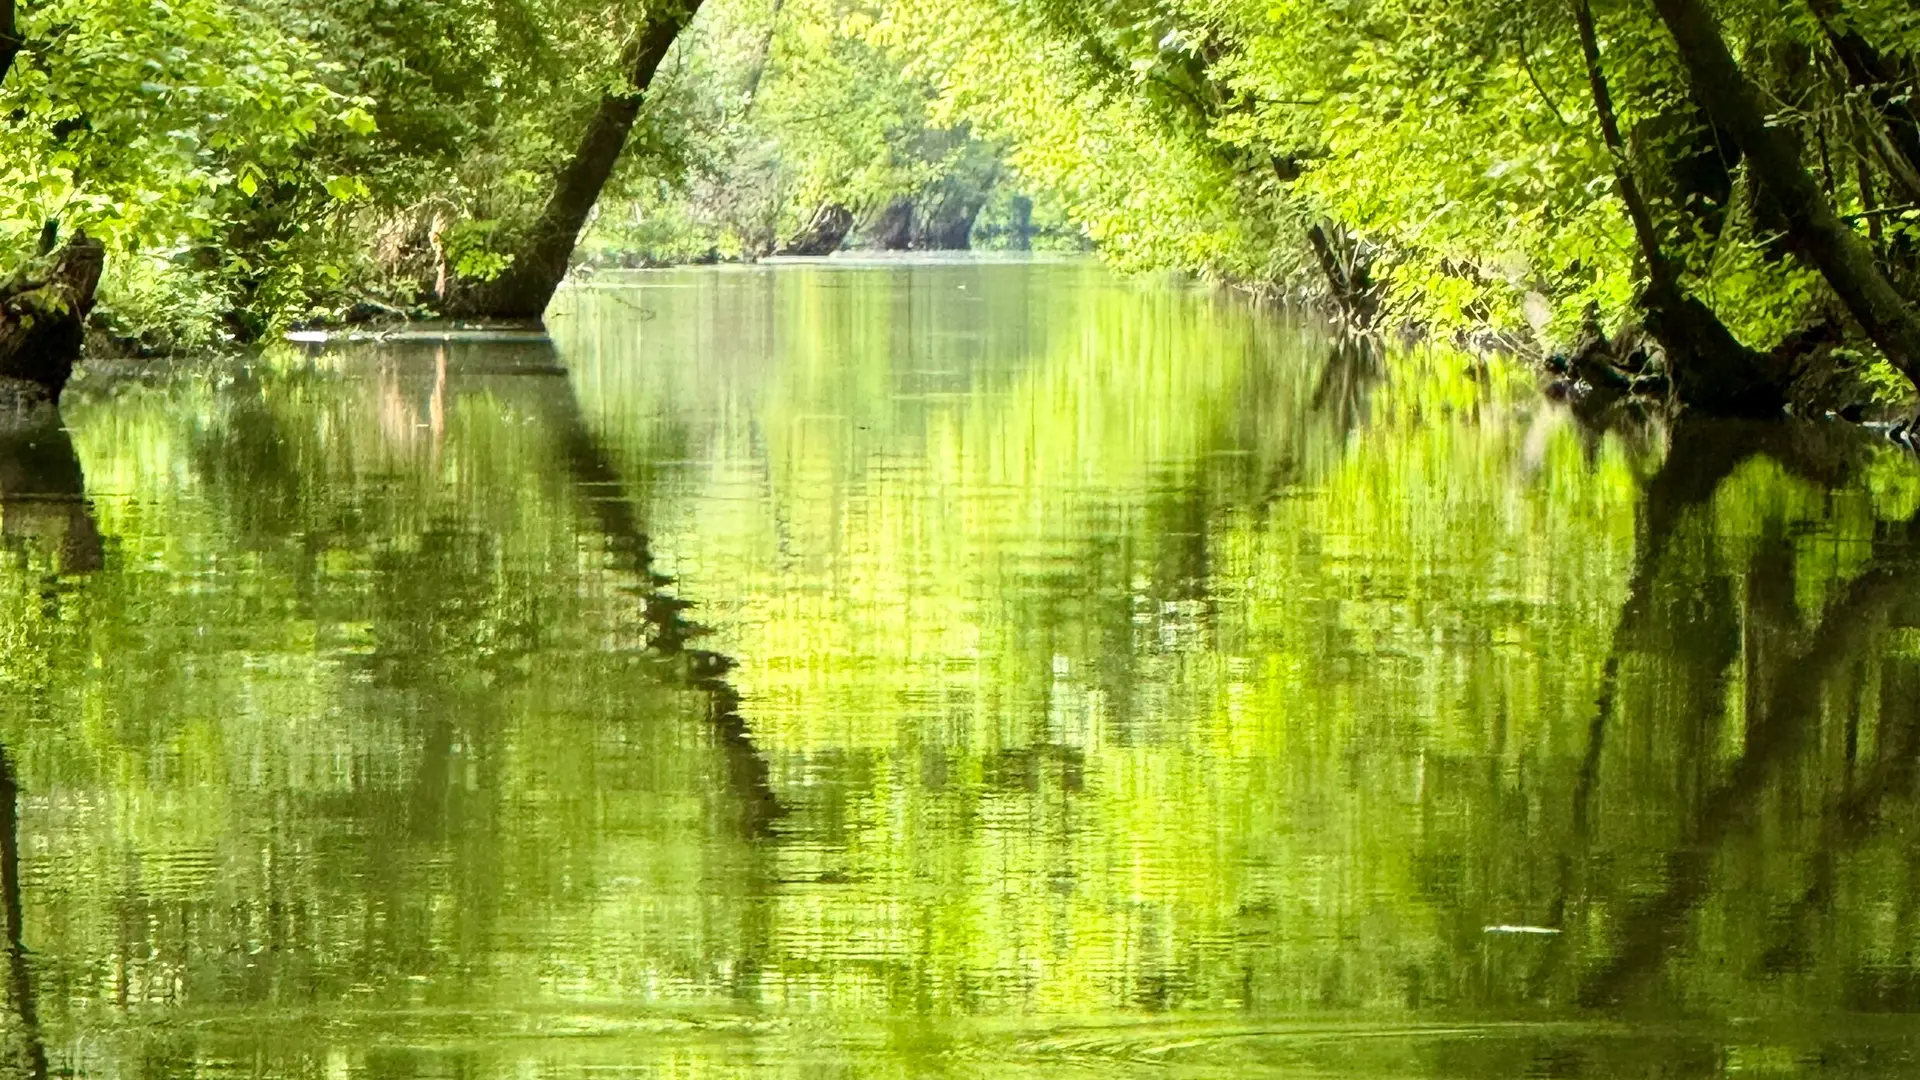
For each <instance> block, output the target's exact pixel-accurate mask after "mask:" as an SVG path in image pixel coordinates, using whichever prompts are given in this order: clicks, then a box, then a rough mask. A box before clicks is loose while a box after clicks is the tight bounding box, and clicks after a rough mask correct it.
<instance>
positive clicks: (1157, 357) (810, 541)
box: [0, 263, 1920, 1080]
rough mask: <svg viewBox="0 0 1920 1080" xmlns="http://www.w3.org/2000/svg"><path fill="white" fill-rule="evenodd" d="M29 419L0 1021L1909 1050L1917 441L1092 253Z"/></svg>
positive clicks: (175, 1071)
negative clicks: (1558, 397)
mask: <svg viewBox="0 0 1920 1080" xmlns="http://www.w3.org/2000/svg"><path fill="white" fill-rule="evenodd" d="M552 323H553V332H554V333H553V338H554V340H553V342H552V343H551V344H546V343H542V342H539V341H528V340H522V341H507V342H492V343H481V342H474V341H450V342H446V343H440V344H432V343H407V344H387V345H382V346H373V345H349V346H341V347H336V348H329V349H311V350H301V349H295V348H291V347H289V348H286V349H282V350H276V351H273V352H271V353H269V354H268V355H267V356H265V357H263V358H257V359H255V360H252V361H249V362H247V363H245V364H238V363H235V364H231V365H226V366H213V367H207V366H205V365H201V366H196V367H192V368H191V369H188V370H182V371H179V372H177V373H172V374H165V375H153V376H149V377H145V378H140V379H121V380H108V379H103V378H98V377H95V378H91V379H89V380H87V381H84V382H83V383H81V384H79V385H78V386H77V387H76V388H75V390H74V391H73V393H72V395H71V398H70V400H69V403H68V405H67V409H66V423H67V425H68V427H69V429H70V434H69V433H66V432H61V431H59V430H56V429H52V428H46V429H41V430H38V431H31V430H30V431H25V432H18V431H16V432H11V433H4V434H0V502H3V504H4V505H3V506H0V524H3V525H4V529H3V530H0V533H3V535H0V639H3V640H0V649H3V650H4V652H3V653H0V657H3V659H0V690H3V691H4V692H3V693H0V743H4V746H5V750H6V758H7V763H8V766H9V773H8V774H7V775H6V776H3V777H0V781H5V782H0V839H3V840H4V844H0V892H3V893H4V895H5V900H6V905H5V907H6V912H5V914H6V924H7V929H8V931H9V935H8V936H9V938H10V939H11V940H12V941H13V942H14V947H13V948H11V949H10V950H8V951H7V952H6V955H5V958H4V962H3V963H0V969H4V970H3V971H0V984H4V990H5V1000H6V1005H7V1007H6V1008H5V1009H4V1010H0V1068H4V1069H6V1070H12V1071H13V1072H15V1073H17V1074H21V1075H27V1076H76V1077H89V1078H92V1077H101V1078H105V1077H129V1078H132V1077H139V1078H149V1077H151V1078H156V1080H157V1078H175V1077H189V1076H223V1077H233V1076H246V1077H276V1078H278V1077H303V1078H304V1077H313V1078H321V1077H325V1078H326V1080H345V1078H353V1077H367V1078H387V1077H393V1078H400V1077H447V1078H456V1077H457V1078H462V1080H496V1078H500V1080H505V1078H513V1080H534V1078H544V1077H587V1076H595V1077H599V1076H606V1075H630V1076H636V1077H642V1076H645V1077H652V1076H660V1077H669V1076H670V1077H688V1078H698V1077H749V1076H750V1077H768V1078H779V1077H787V1078H802V1077H807V1078H812V1077H886V1078H895V1077H898V1078H906V1077H937V1076H951V1077H1021V1076H1032V1077H1040V1076H1046V1077H1054V1076H1060V1077H1066V1076H1115V1077H1124V1078H1135V1077H1180V1078H1187V1077H1195V1078H1197V1077H1270V1076H1271V1077H1309V1076H1311V1077H1340V1078H1365V1080H1384V1078H1389V1077H1393V1078H1401V1077H1405V1078H1420V1080H1424V1078H1443V1077H1444V1078H1452V1077H1460V1078H1469V1077H1594V1078H1602V1077H1649V1078H1651V1077H1663V1078H1669V1077H1673V1078H1677V1077H1710V1076H1722V1075H1732V1074H1736V1073H1738V1074H1755V1075H1762V1076H1781V1077H1791V1076H1821V1077H1829V1076H1830V1077H1863V1078H1864V1077H1874V1078H1879V1077H1896V1076H1908V1075H1913V1074H1914V1071H1915V1070H1916V1069H1920V1021H1917V1020H1916V1018H1915V1013H1916V1011H1917V1010H1920V955H1917V954H1916V951H1915V950H1916V947H1917V946H1920V906H1917V901H1920V892H1917V891H1916V877H1917V876H1920V833H1916V825H1920V803H1917V802H1916V795H1917V794H1920V788H1917V787H1916V780H1917V779H1920V775H1917V773H1920V769H1917V768H1916V766H1917V764H1920V548H1916V547H1915V545H1914V543H1913V539H1914V537H1915V535H1916V529H1920V524H1916V518H1915V514H1916V509H1920V468H1916V466H1915V465H1914V464H1913V463H1912V462H1911V461H1910V460H1908V459H1907V458H1905V457H1902V456H1900V455H1898V454H1895V453H1893V452H1892V451H1890V450H1888V449H1885V448H1883V447H1881V446H1879V445H1877V444H1876V443H1874V442H1873V441H1872V440H1871V439H1869V438H1865V437H1861V436H1857V435H1856V434H1855V433H1853V432H1850V431H1848V430H1845V429H1838V428H1826V427H1805V428H1791V427H1784V426H1780V427H1749V428H1738V427H1708V426H1685V427H1680V428H1677V429H1673V430H1670V431H1667V430H1639V431H1635V430H1616V431H1614V432H1613V433H1610V434H1604V435H1600V434H1594V433H1592V431H1591V430H1590V429H1588V428H1585V427H1583V426H1582V425H1581V424H1580V423H1578V422H1576V420H1575V419H1574V418H1573V417H1572V416H1570V415H1569V414H1568V413H1566V412H1565V411H1564V409H1563V408H1561V407H1559V406H1555V405H1552V404H1549V403H1546V402H1544V401H1542V400H1541V399H1540V397H1539V395H1538V394H1537V392H1536V391H1535V389H1534V387H1533V384H1532V382H1531V380H1530V379H1529V378H1528V377H1527V376H1525V375H1524V374H1522V373H1519V372H1513V371H1507V370H1505V369H1503V368H1501V367H1499V366H1494V367H1492V368H1489V369H1483V368H1479V367H1476V366H1474V365H1472V364H1469V363H1467V362H1464V361H1462V360H1460V359H1458V358H1451V357H1447V356H1443V355H1437V354H1430V353H1427V352H1423V351H1420V350H1406V351H1401V352H1394V353H1389V354H1384V355H1380V354H1375V353H1372V352H1369V351H1367V350H1364V349H1360V348H1357V347H1354V346H1351V345H1347V346H1341V345H1336V344H1333V343H1331V342H1329V341H1328V340H1326V339H1325V338H1323V337H1321V336H1318V335H1317V334H1315V333H1314V332H1312V331H1311V330H1308V329H1304V328H1302V327H1300V326H1297V325H1295V324H1292V323H1289V322H1287V321H1285V320H1284V319H1280V318H1277V317H1274V316H1271V315H1261V314H1257V313H1254V312H1250V311H1249V310H1247V309H1246V308H1245V307H1244V306H1242V305H1239V304H1236V303H1233V302H1229V301H1226V300H1222V299H1220V298H1217V297H1211V296H1208V295H1206V294H1203V293H1197V292H1193V291H1183V290H1180V289H1176V288H1173V287H1170V286H1165V285H1157V284H1143V283H1126V282H1121V281H1117V280H1115V279H1113V278H1111V277H1108V276H1106V275H1104V274H1103V273H1101V272H1100V271H1098V270H1097V269H1095V268H1092V267H1090V266H1087V265H1082V264H1076V263H1064V264H1031V265H1019V264H1011V265H1010V264H978V265H968V264H961V265H944V266H932V265H922V266H915V265H892V266H883V267H868V268H857V267H830V266H829V267H782V268H765V269H755V270H742V269H719V270H697V271H685V272H673V273H659V274H646V275H637V276H633V277H631V278H627V279H622V280H618V281H610V280H606V279H602V280H601V281H600V282H599V283H597V284H594V285H592V286H589V287H583V288H580V289H577V290H574V291H572V292H570V293H568V294H566V295H564V296H563V297H562V298H561V300H560V302H559V305H558V309H557V311H556V314H555V317H554V318H553V320H552Z"/></svg>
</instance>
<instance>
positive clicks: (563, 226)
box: [442, 0, 701, 319]
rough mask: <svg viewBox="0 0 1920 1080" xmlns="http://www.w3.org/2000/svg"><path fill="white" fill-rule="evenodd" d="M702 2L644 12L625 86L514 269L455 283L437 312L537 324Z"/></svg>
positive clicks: (625, 60) (613, 96)
mask: <svg viewBox="0 0 1920 1080" xmlns="http://www.w3.org/2000/svg"><path fill="white" fill-rule="evenodd" d="M700 3H701V0H665V5H664V6H659V7H656V6H654V5H651V4H650V5H649V10H648V12H647V17H646V22H645V24H644V25H643V26H642V27H641V28H640V32H639V34H638V35H636V36H635V37H634V39H633V41H632V43H630V44H629V45H628V46H627V49H626V51H625V53H624V54H623V55H622V59H621V66H622V68H623V69H624V71H625V73H626V80H627V85H626V86H625V87H623V88H621V89H620V90H617V91H609V92H608V93H606V94H604V95H602V96H601V98H600V104H599V107H598V108H596V109H595V110H594V113H593V117H592V119H590V120H589V121H588V122H587V129H586V131H585V133H584V134H582V135H581V137H580V144H579V146H578V147H577V148H576V149H575V150H574V152H573V156H572V157H571V158H569V159H568V160H567V163H566V165H565V166H564V167H562V168H561V170H560V173H559V175H558V176H556V177H555V178H554V186H553V194H552V195H551V196H549V197H548V199H547V204H546V207H545V209H543V210H542V211H541V213H540V216H539V218H537V219H536V220H535V221H534V223H533V224H532V225H531V226H530V227H529V228H528V229H527V230H526V232H525V233H523V234H521V237H520V240H519V243H518V244H517V245H516V246H515V248H514V251H513V261H512V263H511V264H509V266H508V267H507V269H506V270H505V271H504V272H503V273H501V274H500V276H499V277H497V278H494V279H493V280H492V281H464V280H459V279H455V280H454V281H452V282H451V283H450V284H449V287H448V293H447V295H445V296H443V297H442V306H443V307H444V308H445V309H446V311H447V313H448V314H449V315H456V316H465V317H481V318H497V319H538V318H539V317H540V316H541V314H542V313H543V312H545V311H546V309H547V303H548V302H549V301H551V300H552V299H553V294H554V291H555V290H557V289H558V288H559V287H560V282H561V281H562V280H564V279H565V278H566V276H567V266H568V263H569V261H570V260H571V259H572V257H573V249H574V245H575V244H577V243H578V242H579V240H580V231H581V230H582V229H583V228H585V227H586V224H587V218H588V216H589V215H591V214H592V213H593V207H594V204H595V203H597V202H598V201H599V200H600V192H601V190H602V189H604V188H605V187H606V186H607V180H608V179H609V178H610V177H612V176H613V169H614V166H615V165H617V164H619V161H620V154H621V152H622V151H623V150H625V149H626V145H627V137H628V136H629V135H630V134H631V133H632V132H633V125H634V122H635V121H636V120H638V119H639V116H640V107H641V106H642V105H643V104H645V102H646V95H647V88H648V87H650V86H651V85H652V84H653V77H654V74H655V73H656V72H658V71H659V70H660V63H661V61H662V60H665V59H666V56H667V52H668V51H669V50H670V49H672V48H673V43H674V41H675V40H676V39H678V38H679V36H680V32H681V31H682V30H684V29H686V27H687V24H688V23H690V22H691V21H693V16H694V14H695V13H696V12H698V11H699V9H700Z"/></svg>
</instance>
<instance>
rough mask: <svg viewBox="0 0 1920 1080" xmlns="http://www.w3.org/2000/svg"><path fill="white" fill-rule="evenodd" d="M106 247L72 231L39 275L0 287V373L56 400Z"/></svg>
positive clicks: (70, 366)
mask: <svg viewBox="0 0 1920 1080" xmlns="http://www.w3.org/2000/svg"><path fill="white" fill-rule="evenodd" d="M105 261H106V251H105V249H103V248H102V247H101V246H100V243H99V242H98V241H96V240H93V239H91V238H89V237H88V236H87V234H86V233H84V232H76V233H74V235H73V239H71V240H69V241H67V246H66V248H65V249H64V250H62V251H61V252H60V256H59V258H57V259H55V260H54V262H53V265H52V267H51V268H49V269H48V270H47V272H46V274H45V276H44V277H38V278H36V277H25V276H23V277H21V278H18V279H16V280H15V281H13V282H12V283H11V284H9V285H7V286H5V287H4V288H0V379H4V380H14V381H15V382H16V383H28V384H31V385H32V386H34V387H36V388H38V389H39V390H41V391H44V392H45V394H46V396H47V397H48V398H50V399H53V400H56V401H57V400H59V398H60V391H61V390H63V389H65V388H66V385H67V379H68V378H69V377H71V376H72V374H73V364H74V361H75V360H77V359H79V357H80V342H81V339H82V337H83V336H84V334H85V330H86V324H87V316H88V315H89V314H90V313H92V311H93V297H94V291H95V290H96V289H97V288H99V285H100V270H101V268H102V266H103V265H104V264H105Z"/></svg>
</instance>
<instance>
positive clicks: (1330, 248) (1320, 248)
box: [1307, 223, 1380, 330]
mask: <svg viewBox="0 0 1920 1080" xmlns="http://www.w3.org/2000/svg"><path fill="white" fill-rule="evenodd" d="M1336 241H1338V247H1336ZM1307 243H1308V244H1309V245H1310V246H1311V247H1312V248H1313V256H1314V258H1315V259H1317V260H1319V262H1320V272H1321V273H1323V274H1325V275H1326V277H1327V288H1328V289H1330V290H1331V291H1332V292H1333V301H1334V303H1336V304H1338V305H1339V306H1340V311H1341V312H1342V313H1343V314H1344V315H1346V317H1347V321H1348V322H1350V323H1352V324H1353V326H1354V328H1355V329H1357V330H1368V329H1371V328H1372V326H1373V320H1374V319H1375V318H1377V317H1378V316H1379V314H1380V292H1379V290H1378V289H1377V288H1376V287H1375V285H1374V281H1373V266H1372V260H1371V259H1369V258H1368V257H1367V254H1366V252H1365V251H1363V250H1361V248H1360V244H1359V242H1358V241H1356V240H1353V239H1352V238H1350V237H1348V236H1347V235H1346V233H1345V231H1344V230H1342V229H1341V228H1340V227H1339V226H1338V225H1334V226H1333V231H1332V232H1331V233H1329V232H1328V230H1327V226H1326V225H1325V224H1320V223H1315V224H1314V225H1312V226H1310V227H1309V228H1308V229H1307Z"/></svg>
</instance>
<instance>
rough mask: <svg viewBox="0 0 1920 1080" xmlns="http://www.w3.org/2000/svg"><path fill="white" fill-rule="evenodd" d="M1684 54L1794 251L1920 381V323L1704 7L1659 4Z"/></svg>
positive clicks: (1670, 0)
mask: <svg viewBox="0 0 1920 1080" xmlns="http://www.w3.org/2000/svg"><path fill="white" fill-rule="evenodd" d="M1654 8H1655V10H1657V11H1658V12H1659V14H1660V20H1661V21H1662V22H1663V23H1665V24H1666V27H1667V30H1668V32H1669V33H1671V34H1672V35H1673V39H1674V43H1675V45H1676V46H1677V47H1678V50H1679V55H1680V60H1681V63H1682V65H1683V66H1684V67H1685V68H1686V71H1687V77H1688V80H1689V81H1690V82H1691V84H1692V86H1693V92H1694V96H1695V97H1696V98H1698V99H1699V100H1700V102H1701V103H1702V104H1704V105H1705V106H1706V107H1707V110H1708V111H1709V112H1710V113H1712V114H1713V118H1714V121H1715V122H1716V123H1717V124H1718V125H1719V126H1720V127H1721V129H1723V130H1724V131H1726V133H1727V134H1728V136H1729V137H1730V138H1732V139H1733V140H1734V142H1735V143H1736V144H1737V145H1738V146H1739V147H1740V150H1741V152H1742V153H1743V154H1744V155H1745V156H1746V159H1747V164H1748V168H1749V169H1750V170H1751V172H1752V175H1753V177H1754V178H1755V179H1756V180H1757V181H1758V182H1759V184H1760V186H1761V187H1762V188H1764V189H1765V190H1766V191H1768V192H1769V193H1771V194H1772V196H1773V200H1774V202H1775V203H1776V205H1777V206H1778V209H1779V211H1780V213H1781V216H1782V217H1783V218H1784V219H1785V225H1786V227H1787V235H1788V239H1789V241H1790V242H1791V243H1792V245H1793V247H1794V250H1795V251H1796V252H1797V253H1798V254H1799V255H1800V256H1801V257H1802V258H1804V259H1806V260H1807V261H1808V262H1809V263H1810V264H1812V265H1813V266H1814V267H1815V268H1816V269H1818V270H1819V271H1820V273H1821V275H1822V276H1823V277H1825V278H1826V281H1827V284H1828V285H1829V286H1830V287H1831V288H1832V289H1833V291H1834V293H1835V294H1837V295H1838V296H1839V297H1840V300H1841V302H1842V303H1844V304H1845V305H1846V307H1847V311H1848V312H1849V313H1850V314H1851V315H1852V316H1853V317H1854V319H1855V320H1856V321H1858V322H1859V323H1860V326H1861V328H1862V329H1863V330H1865V331H1866V333H1867V336H1868V337H1870V338H1872V339H1873V342H1874V344H1876V345H1878V346H1879V347H1880V350H1881V351H1882V352H1884V353H1885V354H1886V356H1887V359H1888V360H1890V361H1892V363H1893V365H1894V366H1895V367H1897V368H1899V369H1900V370H1901V371H1902V372H1904V373H1905V374H1906V375H1907V377H1908V378H1909V379H1914V378H1916V376H1920V319H1916V318H1915V317H1914V313H1913V311H1912V310H1911V309H1910V308H1908V306H1907V304H1906V302H1905V300H1904V299H1903V298H1902V297H1901V296H1900V293H1899V292H1898V291H1897V290H1896V289H1895V288H1894V287H1893V285H1892V283H1891V282H1889V281H1888V280H1887V277H1886V275H1885V274H1883V273H1881V271H1880V268H1879V266H1878V265H1876V264H1875V262H1874V260H1873V253H1872V252H1871V251H1870V250H1869V249H1868V248H1867V245H1866V244H1865V242H1863V241H1862V240H1861V239H1860V238H1859V237H1858V236H1856V235H1854V233H1853V230H1852V229H1850V228H1849V227H1848V226H1847V225H1846V223H1845V222H1842V221H1841V220H1840V218H1839V217H1838V216H1837V215H1836V214H1835V213H1834V211H1833V207H1832V206H1831V205H1830V204H1829V203H1828V202H1827V199H1826V196H1825V195H1824V194H1822V193H1821V191H1820V187H1819V185H1818V184H1816V183H1815V182H1814V179H1813V175H1812V174H1811V173H1810V172H1808V171H1807V168H1806V166H1805V164H1804V163H1802V161H1801V160H1800V148H1799V147H1798V146H1797V145H1796V144H1795V142H1794V139H1793V138H1792V136H1791V135H1789V134H1788V132H1787V131H1786V129H1784V128H1779V127H1772V126H1769V125H1768V123H1767V116H1766V112H1765V110H1764V109H1762V108H1761V105H1760V96H1759V94H1758V92H1757V91H1756V90H1755V89H1754V87H1753V85H1752V83H1750V82H1748V80H1747V77H1746V75H1745V74H1743V73H1742V72H1741V70H1740V67H1739V65H1738V64H1737V63H1735V62H1734V59H1733V54H1732V52H1731V51H1729V50H1728V48H1727V43H1726V40H1725V39H1724V38H1722V37H1721V36H1720V29H1719V26H1718V25H1717V24H1716V23H1715V22H1714V17H1713V13H1712V12H1711V11H1710V10H1709V9H1708V8H1707V6H1706V4H1705V3H1704V2H1703V0H1654Z"/></svg>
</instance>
